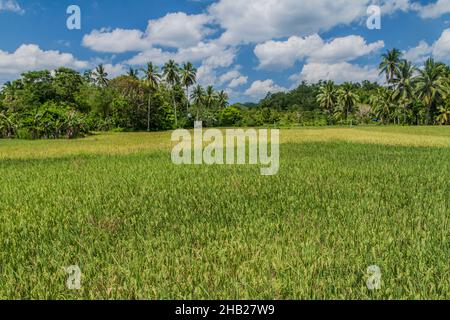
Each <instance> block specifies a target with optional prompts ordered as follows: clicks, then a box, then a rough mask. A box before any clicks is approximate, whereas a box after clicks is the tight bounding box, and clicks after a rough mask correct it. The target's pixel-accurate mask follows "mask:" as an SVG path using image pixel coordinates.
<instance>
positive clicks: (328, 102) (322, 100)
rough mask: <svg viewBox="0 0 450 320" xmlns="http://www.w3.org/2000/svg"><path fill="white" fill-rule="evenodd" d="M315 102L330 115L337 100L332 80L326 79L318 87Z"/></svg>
mask: <svg viewBox="0 0 450 320" xmlns="http://www.w3.org/2000/svg"><path fill="white" fill-rule="evenodd" d="M317 102H318V103H319V104H320V106H321V107H322V108H323V109H324V110H325V111H326V112H327V113H328V115H329V116H330V117H331V115H332V114H333V113H334V109H335V107H336V102H337V91H336V87H335V85H334V82H333V81H327V82H326V83H325V85H323V86H321V87H320V89H319V94H318V95H317Z"/></svg>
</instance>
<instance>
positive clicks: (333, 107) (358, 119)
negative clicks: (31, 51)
mask: <svg viewBox="0 0 450 320" xmlns="http://www.w3.org/2000/svg"><path fill="white" fill-rule="evenodd" d="M379 72H380V76H382V75H383V78H385V84H384V85H380V84H378V83H371V82H369V81H363V82H361V83H350V82H346V83H343V84H341V85H336V84H335V83H334V82H333V81H326V82H325V81H321V82H319V83H318V84H313V85H309V84H307V83H306V82H303V83H302V84H300V86H299V87H298V88H297V89H295V90H293V91H291V92H288V93H283V92H281V93H276V94H268V96H267V97H266V98H265V99H263V100H262V101H261V102H260V103H259V107H260V108H266V109H267V110H271V112H272V113H273V114H275V115H276V117H275V118H276V119H284V118H286V116H287V115H289V116H290V121H287V122H293V121H295V119H296V118H297V123H298V124H300V125H302V124H303V125H336V124H346V125H347V124H359V123H362V124H374V123H377V124H383V125H388V124H396V125H449V124H450V68H449V66H448V65H446V64H444V63H441V62H437V61H435V60H434V59H432V58H429V59H428V60H427V61H426V62H425V63H424V65H423V66H420V67H415V66H414V65H413V64H412V63H411V62H410V61H407V60H406V59H402V53H401V52H400V51H399V50H397V49H393V50H390V51H388V52H387V53H385V54H383V55H382V61H381V63H380V65H379ZM282 121H283V120H282ZM284 121H285V122H286V120H284Z"/></svg>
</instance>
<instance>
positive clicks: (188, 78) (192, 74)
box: [181, 62, 197, 113]
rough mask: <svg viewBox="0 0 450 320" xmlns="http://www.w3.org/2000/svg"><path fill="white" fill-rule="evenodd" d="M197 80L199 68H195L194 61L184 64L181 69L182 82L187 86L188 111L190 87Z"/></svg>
mask: <svg viewBox="0 0 450 320" xmlns="http://www.w3.org/2000/svg"><path fill="white" fill-rule="evenodd" d="M196 82H197V69H195V68H194V66H193V65H192V63H190V62H188V63H185V64H184V65H183V69H182V70H181V84H182V85H183V86H184V87H185V88H186V99H187V102H186V113H187V112H188V109H189V87H190V86H193V85H194V84H195V83H196Z"/></svg>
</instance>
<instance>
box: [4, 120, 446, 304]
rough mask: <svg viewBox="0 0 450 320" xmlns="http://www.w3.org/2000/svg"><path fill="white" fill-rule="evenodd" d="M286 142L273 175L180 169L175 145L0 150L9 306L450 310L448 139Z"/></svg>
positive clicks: (64, 144)
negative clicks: (443, 306) (248, 303)
mask: <svg viewBox="0 0 450 320" xmlns="http://www.w3.org/2000/svg"><path fill="white" fill-rule="evenodd" d="M281 142H282V145H281V156H280V165H281V168H280V172H279V174H278V175H276V176H270V177H267V176H261V175H260V172H259V166H175V165H173V164H172V162H171V160H170V150H171V142H170V133H152V134H147V133H116V134H112V133H111V134H102V135H94V136H90V137H88V138H86V139H80V140H74V141H63V140H61V141H5V140H3V141H0V248H1V251H0V298H2V299H5V298H31V299H37V298H41V299H50V298H51V299H72V298H75V299H78V298H80V299H81V298H87V299H91V298H100V299H113V298H121V299H136V298H137V299H191V298H192V299H247V298H249V299H344V298H349V299H393V298H396V299H410V298H417V299H426V298H428V299H433V298H438V299H439V298H440V299H449V298H450V274H449V271H450V270H449V258H450V246H449V244H450V242H449V217H450V206H449V204H450V203H449V202H450V128H449V127H440V128H438V127H436V128H427V127H421V128H402V127H389V128H381V127H361V128H353V129H346V128H327V129H320V128H311V129H295V130H294V129H293V130H283V131H282V132H281ZM70 265H79V267H80V268H81V271H82V288H81V290H79V291H71V290H68V289H67V288H66V285H65V283H66V279H67V276H68V275H67V274H66V272H65V269H64V268H65V267H67V266H70ZM370 265H378V266H379V267H380V268H381V272H382V286H381V289H380V290H376V291H370V290H368V289H367V286H366V270H367V267H368V266H370Z"/></svg>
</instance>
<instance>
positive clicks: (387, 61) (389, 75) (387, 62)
mask: <svg viewBox="0 0 450 320" xmlns="http://www.w3.org/2000/svg"><path fill="white" fill-rule="evenodd" d="M401 56H402V53H401V52H400V50H398V49H392V50H390V51H389V50H388V52H386V53H385V54H383V55H382V61H381V63H380V66H379V67H378V68H379V69H380V75H382V74H383V73H384V74H385V75H386V82H387V83H388V84H390V83H391V82H392V80H393V79H394V77H395V75H396V74H397V73H398V71H399V65H400V58H401Z"/></svg>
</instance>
